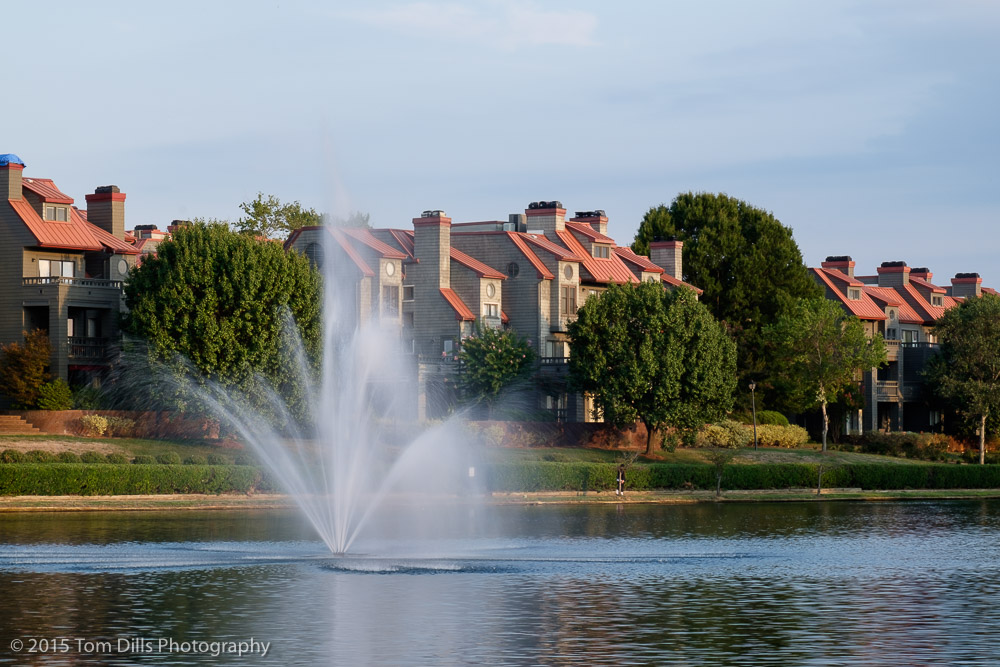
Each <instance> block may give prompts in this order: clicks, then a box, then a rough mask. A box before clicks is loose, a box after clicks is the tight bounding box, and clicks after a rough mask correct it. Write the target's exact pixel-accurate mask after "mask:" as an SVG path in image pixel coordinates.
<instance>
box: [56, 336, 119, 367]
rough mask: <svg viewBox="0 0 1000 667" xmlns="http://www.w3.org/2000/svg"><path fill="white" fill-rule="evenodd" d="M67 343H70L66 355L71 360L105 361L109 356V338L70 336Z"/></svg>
mask: <svg viewBox="0 0 1000 667" xmlns="http://www.w3.org/2000/svg"><path fill="white" fill-rule="evenodd" d="M66 343H67V345H68V348H67V352H66V357H67V358H68V359H69V360H71V361H76V362H81V361H91V362H93V361H104V360H106V359H107V358H108V356H109V341H108V339H107V338H85V337H83V336H70V337H69V338H67V339H66Z"/></svg>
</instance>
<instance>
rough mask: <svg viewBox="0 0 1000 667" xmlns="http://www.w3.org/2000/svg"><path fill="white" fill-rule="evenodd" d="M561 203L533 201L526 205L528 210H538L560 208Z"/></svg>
mask: <svg viewBox="0 0 1000 667" xmlns="http://www.w3.org/2000/svg"><path fill="white" fill-rule="evenodd" d="M562 207H563V205H562V202H561V201H533V202H531V203H530V204H528V208H529V209H539V208H543V209H544V208H562Z"/></svg>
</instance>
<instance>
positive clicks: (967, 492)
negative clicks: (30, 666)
mask: <svg viewBox="0 0 1000 667" xmlns="http://www.w3.org/2000/svg"><path fill="white" fill-rule="evenodd" d="M984 498H985V499H989V498H1000V489H946V490H941V491H936V490H930V489H914V490H897V491H863V490H861V489H824V490H823V493H822V494H821V495H817V494H816V490H815V489H784V490H777V491H771V490H767V491H759V490H757V491H729V492H724V493H723V495H722V496H721V497H716V495H715V492H714V491H636V492H634V493H626V495H625V497H624V498H622V497H620V496H617V495H615V494H614V493H612V492H600V493H598V492H588V493H580V492H573V491H535V492H529V493H493V494H490V495H489V496H483V499H484V501H485V502H486V504H489V505H498V506H499V505H689V504H696V503H720V502H722V503H785V502H828V501H854V502H859V501H860V502H881V501H892V500H971V499H984ZM456 499H457V498H456V497H452V498H450V500H456ZM294 508H295V502H294V501H293V500H292V499H291V498H289V497H288V496H286V495H282V494H256V495H247V494H219V495H204V494H162V495H135V496H3V497H0V514H3V513H12V512H94V511H109V512H138V511H147V512H148V511H176V510H186V511H213V510H249V511H259V510H278V509H282V510H283V509H294Z"/></svg>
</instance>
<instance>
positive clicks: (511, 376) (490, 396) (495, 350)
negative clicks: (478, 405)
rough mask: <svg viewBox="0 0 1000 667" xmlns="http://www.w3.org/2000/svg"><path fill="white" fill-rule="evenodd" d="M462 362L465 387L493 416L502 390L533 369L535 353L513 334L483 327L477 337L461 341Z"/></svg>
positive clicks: (463, 384) (462, 377) (479, 329)
mask: <svg viewBox="0 0 1000 667" xmlns="http://www.w3.org/2000/svg"><path fill="white" fill-rule="evenodd" d="M459 360H460V361H461V362H462V376H461V384H462V388H463V389H464V390H465V392H466V394H467V395H469V396H474V397H476V398H477V399H478V400H481V401H483V402H485V403H486V405H487V409H488V410H489V414H490V416H492V413H493V404H494V403H495V402H496V400H497V398H499V397H500V395H501V393H502V392H503V390H504V389H505V388H506V387H509V386H510V385H511V384H512V383H513V382H515V381H516V380H518V379H519V378H522V377H524V376H525V375H526V374H527V373H528V371H530V370H531V367H532V364H533V363H534V361H535V353H534V351H533V350H532V349H531V346H530V345H528V343H527V342H526V341H525V340H524V339H523V338H520V337H518V336H517V334H516V333H514V332H513V331H511V330H506V331H501V330H499V329H494V328H493V327H482V326H481V327H478V328H477V329H476V334H475V335H474V336H470V337H469V338H466V339H465V340H464V341H462V351H461V352H460V353H459Z"/></svg>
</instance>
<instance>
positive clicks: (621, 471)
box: [615, 463, 625, 496]
mask: <svg viewBox="0 0 1000 667" xmlns="http://www.w3.org/2000/svg"><path fill="white" fill-rule="evenodd" d="M615 494H616V495H619V496H624V495H625V464H624V463H622V464H621V465H620V466H618V488H617V489H616V490H615Z"/></svg>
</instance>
